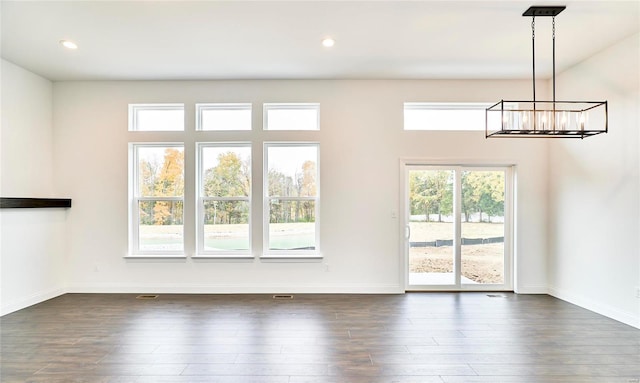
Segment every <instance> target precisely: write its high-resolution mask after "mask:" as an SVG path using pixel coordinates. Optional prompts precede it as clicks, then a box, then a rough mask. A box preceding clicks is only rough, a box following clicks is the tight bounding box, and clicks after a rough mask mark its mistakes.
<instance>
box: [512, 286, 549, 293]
mask: <svg viewBox="0 0 640 383" xmlns="http://www.w3.org/2000/svg"><path fill="white" fill-rule="evenodd" d="M514 292H515V293H516V294H548V293H549V288H548V286H546V285H526V286H517V287H516V288H515V289H514Z"/></svg>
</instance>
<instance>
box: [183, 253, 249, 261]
mask: <svg viewBox="0 0 640 383" xmlns="http://www.w3.org/2000/svg"><path fill="white" fill-rule="evenodd" d="M254 258H255V257H254V256H253V255H251V254H196V255H192V256H191V259H223V260H224V259H245V260H253V259H254Z"/></svg>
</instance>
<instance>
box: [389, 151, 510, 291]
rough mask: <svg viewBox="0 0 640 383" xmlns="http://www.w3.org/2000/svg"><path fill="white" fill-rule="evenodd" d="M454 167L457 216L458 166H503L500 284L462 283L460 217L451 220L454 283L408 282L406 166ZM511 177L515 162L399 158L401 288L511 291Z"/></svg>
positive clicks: (488, 167) (470, 167) (467, 168)
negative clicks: (502, 249) (502, 246)
mask: <svg viewBox="0 0 640 383" xmlns="http://www.w3.org/2000/svg"><path fill="white" fill-rule="evenodd" d="M416 169H422V170H434V169H435V170H438V169H439V170H445V169H446V170H454V171H455V173H454V174H455V184H454V206H453V210H454V211H453V214H454V216H457V217H460V216H461V206H460V203H459V201H458V198H457V197H456V195H457V194H458V190H460V188H461V184H462V181H461V179H462V177H461V171H462V170H504V171H505V198H504V204H505V205H504V271H503V275H504V283H503V284H499V285H498V284H496V285H492V284H467V283H465V284H462V283H461V280H460V279H461V273H460V270H459V267H460V265H461V258H462V252H461V249H460V246H461V244H460V243H459V242H460V239H459V238H460V237H461V222H460V219H458V220H456V221H455V222H454V270H453V272H454V276H455V284H452V285H409V242H410V241H409V237H410V229H409V216H410V206H409V205H410V204H409V187H408V186H409V184H408V181H409V177H408V174H409V171H410V170H416ZM514 179H515V165H513V164H504V163H495V162H482V161H446V162H443V161H441V160H427V159H419V160H411V159H401V160H400V190H401V194H400V197H401V198H400V199H401V201H400V205H401V206H400V207H401V209H400V238H401V241H400V242H401V246H400V247H401V254H402V262H401V264H402V268H401V281H402V284H403V285H404V288H405V291H513V280H514V275H513V274H514V267H513V265H514V251H513V249H514V248H515V246H514V245H515V240H514V230H513V228H514V222H513V217H514V209H513V206H514V203H513V201H514V185H515V184H514Z"/></svg>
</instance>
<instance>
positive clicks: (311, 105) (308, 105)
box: [262, 102, 320, 132]
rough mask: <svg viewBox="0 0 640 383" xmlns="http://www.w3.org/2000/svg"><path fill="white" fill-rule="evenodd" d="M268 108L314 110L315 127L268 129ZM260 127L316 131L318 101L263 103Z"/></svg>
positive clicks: (317, 126) (284, 130)
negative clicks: (261, 124)
mask: <svg viewBox="0 0 640 383" xmlns="http://www.w3.org/2000/svg"><path fill="white" fill-rule="evenodd" d="M270 110H315V111H316V112H317V113H316V128H315V129H269V117H268V116H269V111H270ZM262 123H263V126H262V129H263V130H266V131H272V132H273V131H276V132H316V131H318V130H320V103H319V102H298V103H264V104H263V105H262Z"/></svg>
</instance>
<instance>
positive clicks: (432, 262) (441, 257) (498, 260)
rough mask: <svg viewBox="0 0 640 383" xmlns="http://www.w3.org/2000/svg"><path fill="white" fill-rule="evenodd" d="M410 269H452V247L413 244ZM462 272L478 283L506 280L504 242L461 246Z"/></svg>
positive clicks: (429, 271) (499, 282)
mask: <svg viewBox="0 0 640 383" xmlns="http://www.w3.org/2000/svg"><path fill="white" fill-rule="evenodd" d="M409 267H410V269H409V271H410V272H411V273H453V247H451V246H441V247H412V248H411V249H410V250H409ZM461 272H462V275H463V276H465V277H466V278H469V279H471V280H473V281H475V282H477V283H485V284H501V283H504V244H502V243H493V244H485V245H467V246H462V270H461Z"/></svg>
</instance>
